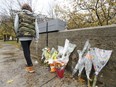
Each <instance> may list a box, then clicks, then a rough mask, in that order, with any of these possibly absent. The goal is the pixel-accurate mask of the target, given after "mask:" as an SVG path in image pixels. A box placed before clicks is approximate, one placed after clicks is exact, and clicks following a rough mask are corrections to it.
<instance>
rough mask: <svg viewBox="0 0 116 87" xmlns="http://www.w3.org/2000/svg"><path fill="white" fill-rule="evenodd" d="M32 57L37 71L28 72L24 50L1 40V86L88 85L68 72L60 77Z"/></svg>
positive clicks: (74, 86)
mask: <svg viewBox="0 0 116 87" xmlns="http://www.w3.org/2000/svg"><path fill="white" fill-rule="evenodd" d="M32 59H33V63H34V67H35V70H36V72H35V73H28V72H26V71H25V60H24V56H23V52H22V50H20V49H18V48H16V47H15V46H12V45H9V44H4V43H3V42H0V87H87V86H86V85H85V84H80V83H79V82H77V80H74V79H72V78H70V75H69V74H68V73H67V72H65V75H64V78H62V79H60V78H58V77H57V75H56V73H50V72H49V69H48V68H47V67H46V66H42V65H40V64H39V63H38V64H37V63H36V62H35V61H36V59H34V58H32Z"/></svg>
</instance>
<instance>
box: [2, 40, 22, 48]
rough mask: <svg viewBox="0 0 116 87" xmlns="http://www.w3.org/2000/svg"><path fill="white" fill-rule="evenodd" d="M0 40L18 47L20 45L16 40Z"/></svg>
mask: <svg viewBox="0 0 116 87" xmlns="http://www.w3.org/2000/svg"><path fill="white" fill-rule="evenodd" d="M0 42H2V43H5V44H11V45H14V46H16V47H18V48H19V47H20V43H17V41H5V42H4V41H3V40H0ZM0 47H1V46H0Z"/></svg>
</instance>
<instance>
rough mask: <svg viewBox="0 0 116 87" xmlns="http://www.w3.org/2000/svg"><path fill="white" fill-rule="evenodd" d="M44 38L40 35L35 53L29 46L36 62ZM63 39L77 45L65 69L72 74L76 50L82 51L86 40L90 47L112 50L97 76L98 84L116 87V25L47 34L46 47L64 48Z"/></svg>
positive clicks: (44, 44) (44, 43)
mask: <svg viewBox="0 0 116 87" xmlns="http://www.w3.org/2000/svg"><path fill="white" fill-rule="evenodd" d="M46 37H47V35H46V34H40V39H39V43H38V49H37V50H38V51H37V52H35V51H36V50H35V44H34V43H33V44H32V45H31V52H32V54H33V55H34V56H36V57H37V58H38V61H40V58H41V54H42V50H41V49H42V48H44V47H46ZM65 39H68V40H69V41H70V42H71V43H73V44H76V45H77V46H76V48H75V50H74V52H73V53H72V54H71V55H70V61H69V63H68V65H67V67H66V69H67V70H68V71H70V72H72V70H73V68H74V66H75V64H76V63H77V61H78V54H77V50H82V48H83V46H84V44H85V42H86V40H87V39H89V40H90V44H91V47H98V48H102V49H106V50H107V49H108V50H113V53H112V55H111V58H110V60H109V62H108V63H107V65H106V66H105V67H104V68H103V70H102V71H101V72H100V74H99V82H101V84H105V85H107V87H116V83H115V82H116V78H115V75H116V25H109V26H100V27H91V28H81V29H74V30H67V31H60V32H52V33H48V46H49V47H50V48H52V47H54V48H56V49H57V46H58V45H60V46H64V41H65ZM109 80H111V82H112V83H110V84H109V82H110V81H109ZM109 85H112V86H109ZM104 87H105V86H104Z"/></svg>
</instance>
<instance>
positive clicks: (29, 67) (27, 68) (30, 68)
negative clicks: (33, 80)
mask: <svg viewBox="0 0 116 87" xmlns="http://www.w3.org/2000/svg"><path fill="white" fill-rule="evenodd" d="M26 71H27V72H29V73H34V72H35V70H34V69H33V66H28V67H26Z"/></svg>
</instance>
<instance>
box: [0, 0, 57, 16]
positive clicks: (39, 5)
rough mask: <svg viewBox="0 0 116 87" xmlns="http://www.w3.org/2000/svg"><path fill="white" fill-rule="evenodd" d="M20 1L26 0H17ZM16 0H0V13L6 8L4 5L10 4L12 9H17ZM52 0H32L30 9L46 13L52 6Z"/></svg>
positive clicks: (24, 0)
mask: <svg viewBox="0 0 116 87" xmlns="http://www.w3.org/2000/svg"><path fill="white" fill-rule="evenodd" d="M19 1H20V2H21V3H25V2H26V0H19ZM17 4H18V3H17V0H0V14H1V13H3V12H4V11H3V10H4V9H7V8H8V7H7V6H6V5H9V6H12V9H15V10H16V9H19V7H18V6H16V5H17ZM54 4H55V3H54V0H32V9H34V11H35V12H36V13H38V12H39V13H40V12H41V13H43V14H47V12H48V11H49V9H50V8H52V7H53V6H54Z"/></svg>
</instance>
